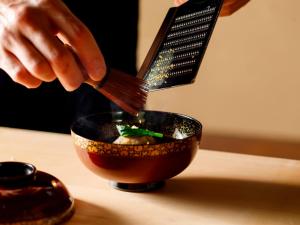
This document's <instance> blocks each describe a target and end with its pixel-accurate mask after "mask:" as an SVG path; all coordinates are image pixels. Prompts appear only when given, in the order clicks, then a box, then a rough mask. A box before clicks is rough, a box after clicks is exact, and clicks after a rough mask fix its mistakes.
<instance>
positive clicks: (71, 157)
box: [0, 128, 300, 225]
mask: <svg viewBox="0 0 300 225" xmlns="http://www.w3.org/2000/svg"><path fill="white" fill-rule="evenodd" d="M7 160H17V161H25V162H30V163H33V164H34V165H35V166H36V167H37V168H38V169H39V170H41V171H44V172H47V173H50V174H52V175H54V176H56V177H57V178H59V179H60V180H61V181H62V182H63V183H64V184H65V185H66V186H67V188H68V189H69V191H70V193H71V195H72V196H73V197H74V198H75V199H76V202H75V203H76V212H75V215H74V216H73V217H72V219H71V220H70V221H69V222H67V224H68V225H73V224H74V225H75V224H78V225H79V224H80V225H83V224H91V225H98V224H99V225H100V224H101V225H106V224H109V225H130V224H134V225H138V224H143V225H159V224H178V225H183V224H184V225H192V224H197V225H200V224H205V225H210V224H211V225H225V224H226V225H227V224H228V225H256V224H257V225H260V224H264V225H267V224H270V225H277V224H282V225H289V224H290V225H292V224H295V225H298V224H300V161H297V160H289V159H279V158H271V157H262V156H251V155H243V154H236V153H226V152H218V151H211V150H209V151H208V150H203V149H200V150H199V152H198V153H197V156H196V158H195V159H194V161H193V162H192V164H191V165H190V166H189V168H187V169H186V170H185V171H183V172H182V173H181V174H179V175H178V176H177V177H174V178H172V179H171V180H169V181H168V182H167V183H166V185H165V186H164V187H163V188H162V189H160V190H158V191H155V192H150V193H129V192H122V191H118V190H115V189H113V188H111V187H110V186H109V185H108V182H107V181H106V180H104V179H102V178H100V177H98V176H96V175H94V174H93V173H92V172H90V171H89V170H87V169H86V168H85V167H84V166H83V165H82V164H81V162H80V161H79V159H78V157H77V155H76V154H75V151H74V149H73V145H72V140H71V137H70V136H69V135H62V134H54V133H46V132H37V131H28V130H27V131H26V130H18V129H9V128H0V161H7Z"/></svg>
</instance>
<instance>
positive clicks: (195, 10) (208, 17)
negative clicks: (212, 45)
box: [138, 0, 223, 91]
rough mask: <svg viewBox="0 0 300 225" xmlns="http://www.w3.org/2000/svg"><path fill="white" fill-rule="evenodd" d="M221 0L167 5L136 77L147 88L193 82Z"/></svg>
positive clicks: (200, 0)
mask: <svg viewBox="0 0 300 225" xmlns="http://www.w3.org/2000/svg"><path fill="white" fill-rule="evenodd" d="M222 3H223V0H189V1H188V2H187V3H185V4H183V5H181V6H179V7H173V8H170V9H169V11H168V13H167V15H166V17H165V19H164V21H163V23H162V25H161V27H160V29H159V31H158V34H157V35H156V37H155V39H154V42H153V44H152V46H151V48H150V50H149V52H148V54H147V56H146V58H145V60H144V62H143V64H142V66H141V69H140V71H139V73H138V77H139V78H141V79H143V80H144V81H145V88H146V89H147V90H149V91H153V90H158V89H163V88H169V87H174V86H178V85H185V84H191V83H193V82H194V81H195V78H196V76H197V73H198V70H199V67H200V64H201V61H202V59H203V56H204V54H205V50H206V48H207V45H208V42H209V39H210V37H211V34H212V32H213V29H214V26H215V23H216V21H217V18H218V15H219V12H220V9H221V6H222Z"/></svg>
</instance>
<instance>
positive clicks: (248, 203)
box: [153, 177, 300, 215]
mask: <svg viewBox="0 0 300 225" xmlns="http://www.w3.org/2000/svg"><path fill="white" fill-rule="evenodd" d="M153 194H154V195H157V197H159V198H160V199H161V198H162V199H164V198H167V200H168V201H174V204H175V202H176V204H177V205H182V207H185V206H186V204H190V205H194V206H196V208H197V206H199V207H214V208H224V209H226V210H243V209H244V210H245V209H246V210H247V209H248V210H250V211H252V212H253V211H254V212H261V213H263V212H272V213H274V214H275V213H276V212H278V213H279V212H280V213H281V215H282V213H287V214H291V215H298V214H299V212H300V186H296V185H294V186H292V185H286V184H278V183H268V182H259V181H247V180H233V179H222V178H220V179H218V178H199V177H191V178H173V179H171V180H169V181H167V182H166V186H165V187H164V188H163V189H161V190H158V191H157V192H155V193H153Z"/></svg>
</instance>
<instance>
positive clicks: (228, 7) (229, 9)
mask: <svg viewBox="0 0 300 225" xmlns="http://www.w3.org/2000/svg"><path fill="white" fill-rule="evenodd" d="M187 1H188V0H174V4H175V5H176V6H179V5H181V4H183V3H185V2H187ZM249 1H250V0H224V2H223V6H222V9H221V12H220V16H229V15H231V14H233V13H234V12H236V11H237V10H238V9H240V8H241V7H243V6H244V5H246V4H247V3H248V2H249Z"/></svg>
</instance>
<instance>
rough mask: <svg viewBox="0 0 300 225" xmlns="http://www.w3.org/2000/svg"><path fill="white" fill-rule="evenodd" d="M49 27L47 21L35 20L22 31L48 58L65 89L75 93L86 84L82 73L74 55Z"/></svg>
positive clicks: (23, 26) (27, 23)
mask: <svg viewBox="0 0 300 225" xmlns="http://www.w3.org/2000/svg"><path fill="white" fill-rule="evenodd" d="M43 23H45V25H44V24H43ZM47 27H48V28H49V27H51V26H50V25H48V24H47V21H43V20H39V21H38V20H33V21H30V22H26V23H24V24H23V25H22V27H21V28H20V30H21V32H22V34H23V35H24V36H25V37H27V38H28V39H29V40H30V42H31V43H32V44H33V45H34V46H35V47H36V49H38V51H39V52H40V53H41V54H42V55H43V56H44V57H45V58H46V60H47V61H48V62H49V64H50V65H51V68H52V70H53V72H54V73H55V75H56V77H57V78H58V79H59V81H60V82H61V84H62V85H63V86H64V88H65V89H66V90H68V91H73V90H75V89H77V88H78V87H79V86H80V85H81V84H82V83H83V82H84V78H83V76H82V73H81V71H80V69H79V67H78V65H77V63H76V62H75V60H74V58H73V56H72V54H71V53H70V52H69V51H68V49H67V48H66V47H65V46H64V44H63V43H62V42H61V41H60V40H59V39H58V38H57V37H56V36H54V35H53V34H51V31H50V29H47Z"/></svg>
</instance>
